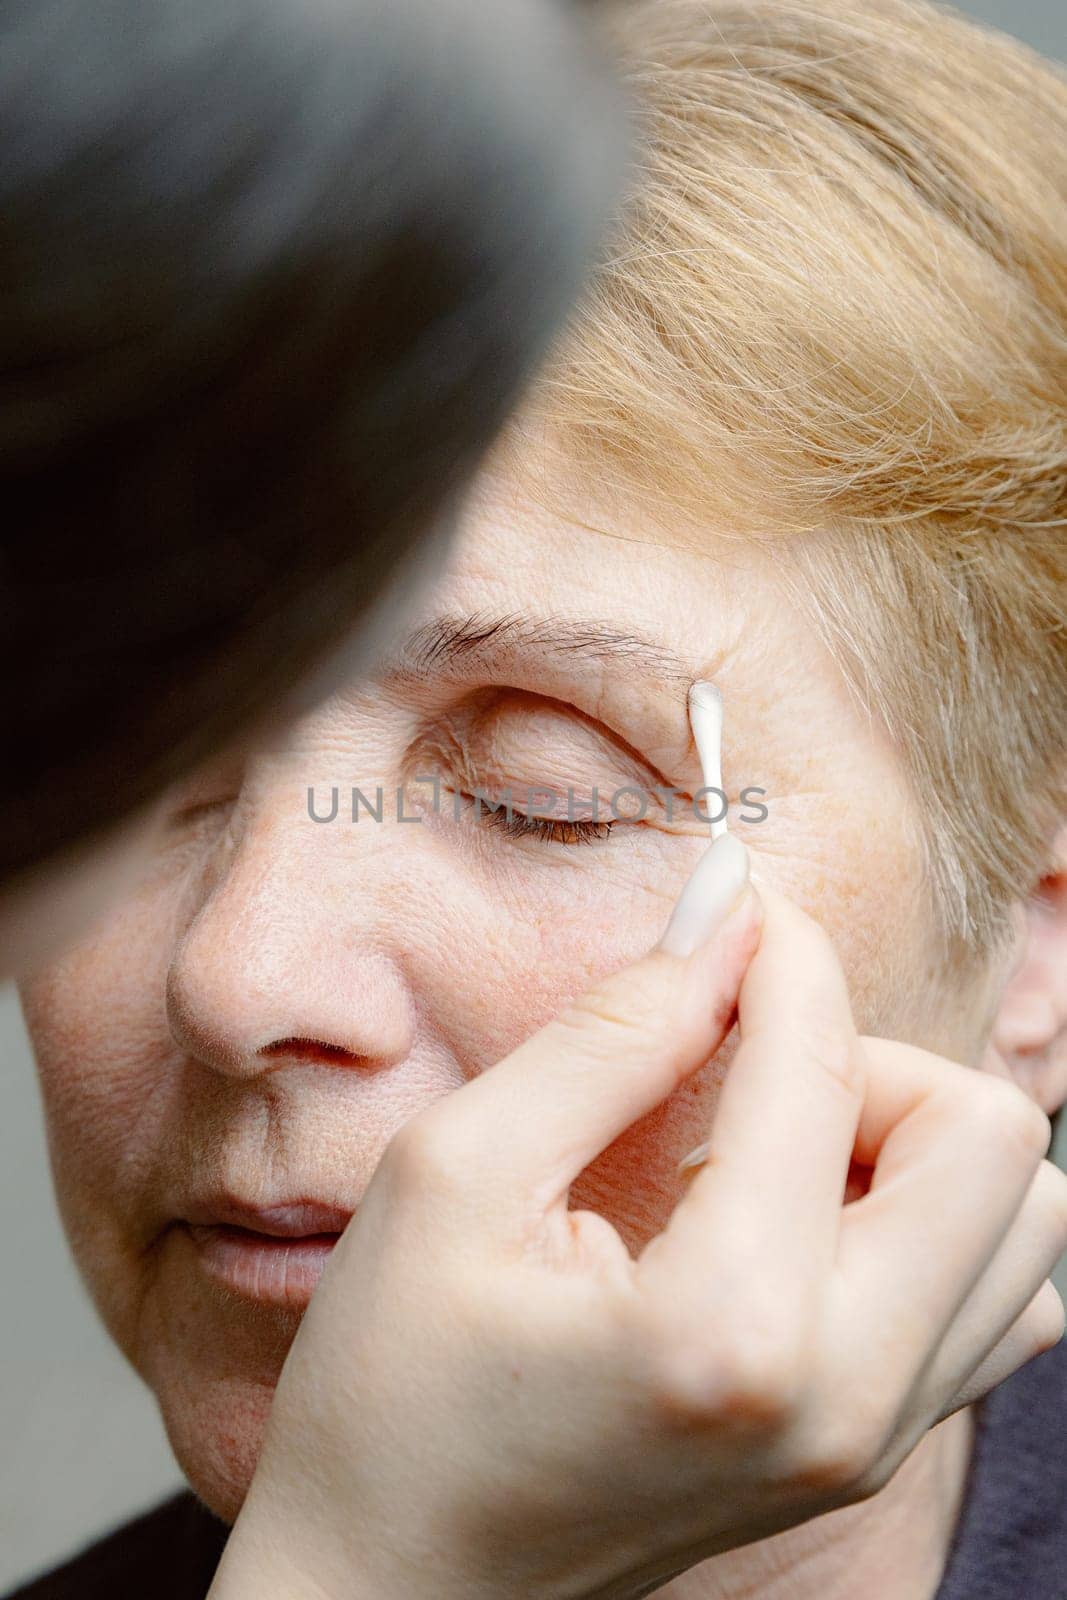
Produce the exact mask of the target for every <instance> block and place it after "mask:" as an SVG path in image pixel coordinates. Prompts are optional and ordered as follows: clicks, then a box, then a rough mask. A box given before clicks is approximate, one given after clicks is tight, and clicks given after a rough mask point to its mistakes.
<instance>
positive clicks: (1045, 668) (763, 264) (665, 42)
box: [522, 0, 1067, 953]
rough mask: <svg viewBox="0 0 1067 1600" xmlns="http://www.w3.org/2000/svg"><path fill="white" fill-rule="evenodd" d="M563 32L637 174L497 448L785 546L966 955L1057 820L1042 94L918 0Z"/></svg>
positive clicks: (686, 3)
mask: <svg viewBox="0 0 1067 1600" xmlns="http://www.w3.org/2000/svg"><path fill="white" fill-rule="evenodd" d="M592 10H593V13H594V16H595V18H596V20H597V22H598V23H599V24H601V25H603V27H604V29H605V31H606V33H607V35H608V37H609V39H610V41H611V45H612V48H613V50H614V51H615V53H616V54H617V56H618V58H619V60H620V62H621V65H622V70H623V74H624V77H625V79H626V81H627V83H628V84H629V86H630V89H631V92H632V94H633V96H634V99H635V102H636V105H637V107H638V108H639V113H640V118H641V121H642V123H643V130H644V139H643V143H642V150H641V157H640V162H639V174H638V178H637V181H636V184H635V187H634V192H633V195H632V198H631V200H630V202H629V203H628V206H627V208H626V214H625V216H624V218H623V220H622V224H621V227H620V229H619V231H618V233H617V236H616V237H615V238H614V239H613V241H612V244H611V247H610V250H609V253H608V259H607V260H606V261H605V262H604V265H603V267H602V269H601V271H600V273H599V275H598V277H597V279H596V281H595V283H594V285H593V287H592V289H591V291H590V292H589V293H588V295H587V296H586V299H585V302H584V304H583V306H582V308H581V311H580V314H579V315H578V317H577V318H576V319H575V321H574V323H573V325H572V328H571V330H570V332H569V335H568V337H567V339H566V341H565V344H564V346H563V348H562V349H561V350H560V351H559V353H558V356H557V358H556V359H555V360H554V361H553V362H552V363H551V365H550V366H549V367H548V369H547V370H546V371H545V373H544V375H543V377H542V379H541V381H540V383H539V385H538V387H537V389H536V392H535V394H534V397H533V403H532V406H531V408H530V409H529V410H528V412H527V413H526V418H525V419H524V421H523V424H522V426H523V428H525V426H526V422H527V421H528V420H529V417H530V416H531V415H533V416H534V417H536V418H538V419H539V421H540V422H541V423H542V424H545V425H546V436H547V437H549V438H554V439H556V440H557V441H558V442H559V443H560V446H561V449H562V451H563V453H564V455H565V456H566V458H567V461H568V462H569V463H570V464H571V465H572V466H573V465H577V466H579V467H580V468H581V470H582V472H583V474H585V473H588V472H589V471H592V472H594V473H595V474H597V475H598V476H599V478H600V480H601V481H602V482H605V483H606V482H609V481H613V482H614V483H616V484H619V485H622V486H623V487H624V489H625V492H626V493H627V494H628V495H637V496H640V497H643V500H644V503H645V505H646V507H648V508H651V507H653V506H662V505H663V504H664V502H666V503H668V504H669V505H670V507H671V508H672V511H675V512H684V513H685V514H686V515H687V516H688V517H689V518H690V520H691V521H697V522H699V521H703V522H704V524H705V525H709V523H710V521H711V519H715V521H716V523H717V525H718V526H720V527H722V528H728V529H730V530H733V531H739V532H740V531H743V532H745V533H747V534H749V535H755V536H764V535H768V534H769V535H770V536H772V537H775V538H784V536H787V535H797V534H801V535H804V534H806V535H808V537H806V538H805V537H800V538H795V539H793V540H792V541H791V542H790V541H787V542H786V544H785V546H784V548H785V550H786V551H787V552H791V554H790V558H789V559H788V560H787V561H786V568H787V570H788V571H789V572H790V573H791V574H792V577H793V580H794V582H795V593H796V597H797V602H798V604H805V605H809V606H810V607H811V608H812V614H813V615H814V616H815V618H816V620H817V622H818V624H819V626H820V628H821V629H822V630H823V632H824V636H825V637H826V638H827V640H828V641H829V642H830V644H831V646H832V648H833V649H834V650H835V653H836V654H837V656H838V659H839V660H840V661H841V663H842V666H843V667H844V669H845V671H846V673H847V674H848V676H849V680H850V682H851V683H852V684H853V686H854V688H855V689H856V691H857V692H858V693H860V694H861V695H862V696H863V697H864V700H865V703H867V704H869V705H872V706H874V707H875V708H877V710H878V712H879V713H880V714H881V716H882V717H883V718H884V719H885V721H886V723H887V724H888V727H889V729H890V731H891V733H892V735H893V737H894V738H895V740H896V742H897V745H898V748H899V749H900V751H901V754H902V759H903V762H904V765H905V768H906V771H907V773H908V775H909V778H910V781H911V783H912V785H913V787H914V791H915V793H916V795H917V797H918V800H919V808H918V809H919V811H920V813H921V815H922V818H923V826H924V848H925V849H926V852H927V856H928V862H927V864H928V869H929V879H930V882H931V885H932V889H933V892H934V899H935V903H936V907H937V909H938V911H939V913H940V918H941V926H942V928H943V930H944V932H945V934H946V938H947V940H948V942H949V945H950V946H953V947H954V948H956V949H957V950H958V951H964V952H965V951H970V952H971V953H974V952H975V951H978V950H984V949H986V948H988V947H989V946H990V945H991V943H992V942H994V941H995V939H996V937H997V935H998V933H999V932H1001V931H1002V930H1003V927H1004V913H1005V911H1006V909H1007V907H1008V905H1009V904H1010V903H1011V902H1012V901H1013V900H1014V899H1016V898H1017V897H1018V896H1020V895H1021V894H1024V893H1026V892H1027V890H1028V889H1029V888H1030V887H1031V886H1032V885H1033V883H1034V882H1035V881H1036V879H1037V878H1038V877H1039V876H1040V873H1041V871H1042V870H1043V868H1044V867H1045V865H1046V863H1047V852H1048V848H1049V845H1050V842H1051V839H1052V837H1053V834H1054V832H1055V828H1056V826H1057V824H1058V822H1059V821H1060V820H1061V819H1062V818H1063V816H1064V813H1065V809H1067V793H1065V782H1067V79H1065V77H1064V75H1063V74H1062V73H1061V72H1060V71H1059V70H1058V69H1057V68H1056V67H1054V66H1053V65H1052V64H1051V63H1049V62H1046V61H1044V60H1042V59H1041V58H1039V57H1038V56H1037V55H1035V54H1034V53H1033V52H1032V51H1030V50H1028V49H1027V48H1025V47H1024V46H1023V45H1021V44H1019V43H1016V42H1015V41H1013V40H1010V39H1008V38H1007V37H1005V36H1004V35H1002V34H999V33H996V32H993V31H989V30H986V29H983V28H980V27H979V26H977V25H975V24H974V23H971V22H968V21H966V20H964V19H963V18H962V17H961V16H959V15H958V14H957V13H954V12H951V11H948V10H943V9H936V8H934V7H933V6H931V5H928V4H925V3H921V0H914V3H913V0H614V3H613V0H602V3H600V4H599V5H596V6H594V7H593V8H592ZM525 436H526V437H528V434H527V435H525ZM794 558H795V559H794Z"/></svg>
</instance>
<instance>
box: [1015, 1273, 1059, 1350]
mask: <svg viewBox="0 0 1067 1600" xmlns="http://www.w3.org/2000/svg"><path fill="white" fill-rule="evenodd" d="M1025 1321H1026V1331H1027V1337H1028V1339H1029V1340H1030V1342H1031V1344H1032V1346H1033V1353H1034V1355H1043V1354H1044V1352H1045V1351H1046V1350H1051V1349H1052V1348H1053V1347H1054V1346H1055V1345H1057V1344H1059V1342H1060V1340H1061V1339H1062V1338H1063V1333H1064V1327H1065V1326H1067V1313H1065V1311H1064V1306H1063V1300H1062V1299H1061V1298H1060V1295H1059V1293H1058V1292H1057V1290H1056V1286H1055V1284H1053V1283H1051V1282H1046V1283H1044V1284H1042V1286H1041V1288H1040V1289H1039V1290H1038V1292H1037V1294H1036V1295H1035V1296H1034V1298H1033V1300H1031V1302H1030V1305H1029V1307H1028V1308H1027V1310H1026V1312H1025Z"/></svg>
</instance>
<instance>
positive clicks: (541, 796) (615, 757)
mask: <svg viewBox="0 0 1067 1600" xmlns="http://www.w3.org/2000/svg"><path fill="white" fill-rule="evenodd" d="M427 757H428V758H429V760H430V761H431V762H432V764H433V765H434V766H435V767H436V768H437V770H438V771H439V772H440V774H441V777H442V781H443V782H444V783H445V784H447V786H448V787H449V788H450V789H451V791H452V792H453V793H454V794H455V795H456V796H457V797H458V798H459V800H460V802H461V804H462V805H463V806H464V809H465V810H467V811H468V812H469V814H470V816H471V818H472V820H473V821H474V822H476V823H477V824H478V825H480V826H481V827H484V828H489V829H494V830H497V831H499V832H501V833H503V834H504V835H505V836H506V837H508V838H512V839H518V840H535V841H545V842H551V843H555V844H563V845H579V844H594V843H597V842H598V841H604V840H606V839H607V838H608V837H609V835H610V834H611V831H612V829H613V828H614V827H615V826H616V824H617V823H618V822H619V821H620V820H621V818H620V817H619V816H617V815H615V814H614V813H613V812H612V811H611V809H610V804H609V803H610V800H611V797H612V795H613V794H614V793H615V792H616V790H618V789H620V788H621V787H623V786H625V785H626V784H633V783H634V781H635V771H634V765H633V762H632V760H631V759H628V758H627V755H626V753H625V752H624V751H623V750H622V749H621V748H620V747H619V746H618V745H617V744H616V743H615V741H613V740H612V739H611V737H610V736H609V735H608V734H607V733H606V731H605V730H604V729H603V728H601V727H600V725H599V724H598V723H596V722H594V721H593V719H592V718H589V717H586V716H584V715H583V714H582V713H581V712H579V711H577V710H575V709H574V708H573V707H570V706H564V705H562V704H561V703H560V702H558V701H552V700H548V699H545V698H543V697H541V696H538V695H532V694H528V693H525V692H522V691H519V690H516V689H495V690H491V691H482V692H480V693H479V694H476V695H473V696H471V697H470V698H469V699H468V700H467V701H466V702H465V703H464V704H463V705H461V706H459V707H456V708H454V709H453V710H452V711H450V712H449V713H448V715H447V716H443V717H439V718H438V719H437V720H436V722H435V724H434V727H433V731H432V734H431V735H430V736H429V737H428V739H427V741H426V744H425V746H424V750H423V751H422V752H421V753H420V760H422V761H423V762H424V763H425V762H426V760H427Z"/></svg>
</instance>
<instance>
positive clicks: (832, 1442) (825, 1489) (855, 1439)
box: [793, 1419, 888, 1500]
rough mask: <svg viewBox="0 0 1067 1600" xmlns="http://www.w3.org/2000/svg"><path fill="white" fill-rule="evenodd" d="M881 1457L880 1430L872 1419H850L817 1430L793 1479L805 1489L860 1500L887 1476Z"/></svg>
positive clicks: (882, 1432)
mask: <svg viewBox="0 0 1067 1600" xmlns="http://www.w3.org/2000/svg"><path fill="white" fill-rule="evenodd" d="M884 1457H885V1434H884V1430H883V1429H882V1428H881V1427H879V1426H877V1425H875V1424H874V1423H872V1422H856V1421H855V1420H854V1419H853V1420H851V1421H850V1422H849V1423H848V1424H847V1425H846V1426H842V1427H827V1428H825V1429H824V1430H823V1431H822V1432H821V1433H820V1435H819V1437H818V1438H817V1439H816V1440H814V1441H813V1442H812V1443H811V1444H810V1445H809V1447H808V1449H807V1451H806V1452H805V1454H804V1456H803V1459H802V1462H801V1465H800V1466H799V1467H798V1468H797V1470H796V1471H795V1472H794V1474H793V1480H794V1482H795V1483H796V1484H797V1485H798V1486H801V1487H803V1488H804V1489H805V1490H808V1491H812V1490H814V1491H815V1492H816V1493H819V1494H829V1495H831V1496H833V1497H834V1498H836V1499H840V1500H862V1499H865V1498H866V1497H867V1496H869V1495H872V1494H876V1493H877V1492H878V1490H879V1489H880V1488H881V1487H882V1484H883V1482H884V1481H885V1478H886V1477H888V1473H886V1471H885V1466H884ZM883 1474H885V1476H883Z"/></svg>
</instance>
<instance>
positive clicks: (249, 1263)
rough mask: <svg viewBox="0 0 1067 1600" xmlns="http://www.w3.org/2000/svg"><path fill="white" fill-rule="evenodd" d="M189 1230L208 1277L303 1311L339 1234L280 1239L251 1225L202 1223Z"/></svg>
mask: <svg viewBox="0 0 1067 1600" xmlns="http://www.w3.org/2000/svg"><path fill="white" fill-rule="evenodd" d="M186 1231H187V1232H188V1235H189V1238H190V1239H191V1240H192V1242H193V1244H194V1246H195V1248H196V1252H197V1254H198V1256H199V1258H200V1264H201V1266H202V1267H203V1268H204V1270H205V1272H207V1274H208V1276H209V1277H211V1278H213V1279H214V1280H215V1281H216V1282H217V1283H221V1284H223V1285H224V1286H225V1287H226V1288H227V1289H229V1290H231V1291H232V1292H233V1293H234V1294H238V1295H241V1296H242V1297H243V1298H244V1299H246V1300H256V1301H258V1302H259V1303H260V1304H261V1305H274V1306H286V1307H289V1308H291V1309H297V1310H303V1309H304V1307H305V1306H306V1305H307V1303H308V1301H309V1300H310V1299H311V1296H312V1294H313V1293H314V1292H315V1288H316V1285H317V1284H318V1281H319V1279H320V1278H321V1277H322V1273H323V1269H324V1268H325V1266H326V1263H327V1261H328V1260H329V1258H330V1252H331V1250H332V1249H333V1247H334V1245H335V1244H336V1243H337V1240H338V1237H339V1235H338V1234H336V1233H308V1234H301V1235H300V1236H299V1237H297V1238H289V1239H278V1238H274V1237H273V1236H272V1235H270V1234H265V1233H254V1232H252V1230H251V1229H249V1228H233V1227H228V1226H223V1225H219V1226H208V1227H202V1226H197V1225H195V1224H187V1227H186Z"/></svg>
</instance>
